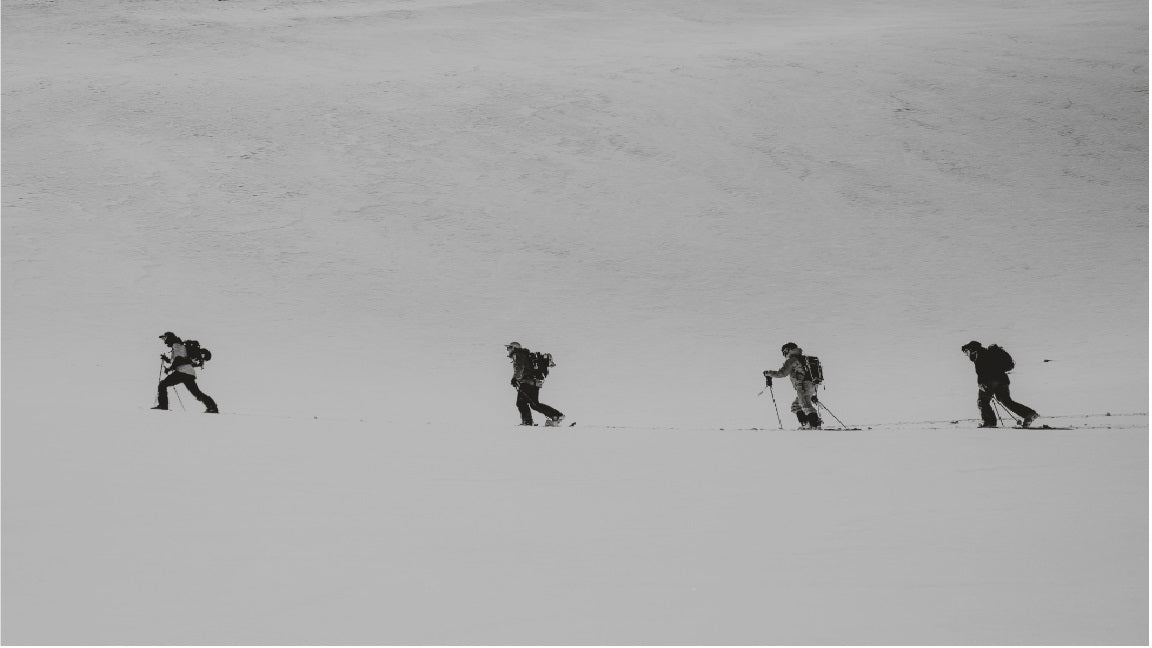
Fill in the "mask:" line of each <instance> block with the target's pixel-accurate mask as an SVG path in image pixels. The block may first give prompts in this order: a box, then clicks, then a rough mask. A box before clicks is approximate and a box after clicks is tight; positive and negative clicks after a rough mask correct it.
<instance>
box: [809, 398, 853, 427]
mask: <svg viewBox="0 0 1152 648" xmlns="http://www.w3.org/2000/svg"><path fill="white" fill-rule="evenodd" d="M813 402H815V403H816V404H817V405H818V406H820V407H823V408H824V411H825V412H828V415H829V416H831V417H832V418H834V419H836V422H837V423H839V424H840V427H842V428H844V429H848V426H847V425H845V424H844V421H841V420H840V417H838V416H836V415H835V414H833V413H832V410H830V409H828V406H827V405H825V404H824V403H823V402H821V401H818V400H813Z"/></svg>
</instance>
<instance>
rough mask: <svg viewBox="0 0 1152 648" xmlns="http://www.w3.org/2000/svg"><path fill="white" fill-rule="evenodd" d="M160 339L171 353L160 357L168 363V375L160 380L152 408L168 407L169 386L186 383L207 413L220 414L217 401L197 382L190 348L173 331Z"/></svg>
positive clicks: (166, 371)
mask: <svg viewBox="0 0 1152 648" xmlns="http://www.w3.org/2000/svg"><path fill="white" fill-rule="evenodd" d="M160 339H161V340H163V341H164V344H166V345H168V349H169V350H170V355H164V354H161V355H160V359H161V360H163V361H164V362H166V363H168V366H167V367H165V369H164V373H166V374H168V375H167V376H166V377H165V378H164V379H163V380H161V381H160V384H159V385H158V386H157V388H156V406H155V407H153V408H152V409H157V410H166V409H168V388H169V387H175V386H177V385H184V386H185V387H187V388H188V392H189V393H191V394H192V395H193V396H195V397H196V400H198V401H200V402H201V403H204V406H205V407H206V408H208V409H206V410H204V413H205V414H219V413H220V410H219V409H217V407H216V401H214V400H212V397H211V396H209V395H208V394H205V393H204V392H202V391H200V387H199V386H198V385H197V384H196V366H195V365H194V364H193V362H192V360H191V359H189V357H188V350H187V348H186V347H185V344H184V341H183V340H181V339H180V338H179V336H177V335H176V334H175V333H173V332H171V331H168V332H166V333H164V334H163V335H161V336H160Z"/></svg>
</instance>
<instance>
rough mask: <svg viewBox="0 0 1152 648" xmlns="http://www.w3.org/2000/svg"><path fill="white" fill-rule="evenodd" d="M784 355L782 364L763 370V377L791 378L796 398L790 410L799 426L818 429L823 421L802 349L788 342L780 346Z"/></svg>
mask: <svg viewBox="0 0 1152 648" xmlns="http://www.w3.org/2000/svg"><path fill="white" fill-rule="evenodd" d="M780 353H781V354H783V355H784V366H782V367H780V368H779V369H777V370H775V371H773V370H771V369H769V370H767V371H765V372H764V377H765V378H766V379H768V380H769V381H771V379H772V378H784V377H786V376H787V377H788V378H791V379H792V387H793V388H794V389H795V390H796V400H794V401H792V411H793V412H794V413H795V414H796V419H797V420H798V421H800V425H801V426H805V425H807V426H808V427H809V428H811V429H813V430H819V429H820V427H821V426H822V425H824V422H823V421H822V420H820V413H819V412H818V411H817V410H816V383H815V382H813V381H812V374H811V372H810V371H809V369H808V362H807V357H806V356H805V355H804V350H803V349H801V348H800V347H799V346H798V345H797V344H796V343H795V342H789V343H787V344H785V345H784V346H782V347H780ZM769 384H771V382H769Z"/></svg>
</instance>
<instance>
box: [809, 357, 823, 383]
mask: <svg viewBox="0 0 1152 648" xmlns="http://www.w3.org/2000/svg"><path fill="white" fill-rule="evenodd" d="M804 363H805V365H807V366H806V367H805V369H806V370H807V371H808V380H811V381H812V382H813V383H815V384H817V385H819V384H820V383H822V382H824V366H823V365H821V364H820V358H817V357H816V356H804Z"/></svg>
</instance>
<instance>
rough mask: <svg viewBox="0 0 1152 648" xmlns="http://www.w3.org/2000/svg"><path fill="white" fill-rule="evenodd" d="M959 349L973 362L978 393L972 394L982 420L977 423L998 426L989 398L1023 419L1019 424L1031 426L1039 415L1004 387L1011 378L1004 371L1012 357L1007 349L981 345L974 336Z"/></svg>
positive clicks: (982, 425) (1007, 370) (1009, 368)
mask: <svg viewBox="0 0 1152 648" xmlns="http://www.w3.org/2000/svg"><path fill="white" fill-rule="evenodd" d="M960 351H962V352H963V353H964V355H966V356H968V359H969V360H971V361H972V364H973V365H975V366H976V383H977V384H978V385H979V386H980V393H979V394H977V396H976V404H977V406H979V407H980V418H981V419H982V420H983V423H981V424H980V427H982V428H994V427H999V426H998V425H997V424H996V412H995V411H993V409H992V399H993V398H995V399H996V400H998V401H1000V404H1001V405H1003V406H1004V407H1007V408H1008V410H1009V411H1011V412H1013V413H1015V414H1016V415H1017V416H1019V417H1020V418H1021V419H1023V422H1022V423H1021V425H1022V426H1023V427H1029V426H1031V425H1032V423H1033V422H1035V421H1036V419H1038V418H1040V415H1039V414H1037V413H1036V410H1034V409H1032V408H1031V407H1028V406H1027V405H1022V404H1020V403H1017V402H1016V401H1014V400H1012V395H1011V394H1010V393H1009V390H1008V384H1009V383H1010V382H1011V381H1010V380H1009V379H1008V372H1009V371H1010V370H1011V368H1012V357H1011V356H1009V355H1008V352H1007V351H1004V350H1003V349H1001V348H1000V347H998V346H996V345H995V344H993V345H992V346H990V347H988V348H984V346H983V345H982V344H980V343H979V342H977V341H976V340H972V341H971V342H969V343H968V344H965V345H964V346H962V347H960ZM1005 358H1006V360H1005Z"/></svg>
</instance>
